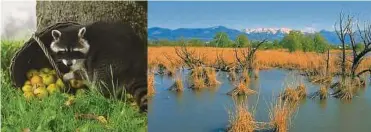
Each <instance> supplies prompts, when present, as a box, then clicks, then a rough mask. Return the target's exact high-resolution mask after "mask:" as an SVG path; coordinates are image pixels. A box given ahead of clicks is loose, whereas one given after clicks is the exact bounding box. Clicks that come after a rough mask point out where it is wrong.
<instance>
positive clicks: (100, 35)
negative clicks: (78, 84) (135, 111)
mask: <svg viewBox="0 0 371 132" xmlns="http://www.w3.org/2000/svg"><path fill="white" fill-rule="evenodd" d="M52 36H53V41H52V42H51V44H50V50H51V51H52V53H53V57H54V58H55V60H57V62H62V63H63V64H64V65H65V66H67V67H68V68H70V70H71V71H72V72H74V71H77V70H81V69H84V71H86V74H87V76H88V78H87V79H89V80H93V81H97V82H98V85H100V87H99V88H100V91H101V92H102V93H103V95H104V96H106V97H112V96H114V97H117V98H121V97H122V96H124V95H123V93H125V92H127V93H129V94H131V95H132V96H133V97H134V99H135V101H136V103H137V104H138V106H139V108H140V110H141V111H147V97H146V96H147V48H146V47H147V40H142V39H141V38H140V37H139V36H138V35H137V34H136V33H135V31H134V29H133V28H132V27H131V26H130V25H128V24H123V23H106V22H96V23H92V24H88V25H81V26H70V27H67V28H63V29H58V30H53V31H52ZM74 77H75V76H74V74H72V73H68V74H65V76H64V77H63V78H64V79H65V80H68V79H72V78H74Z"/></svg>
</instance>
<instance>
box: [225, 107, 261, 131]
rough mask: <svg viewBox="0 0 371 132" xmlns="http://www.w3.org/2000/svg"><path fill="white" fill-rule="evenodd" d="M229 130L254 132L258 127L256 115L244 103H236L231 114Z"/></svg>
mask: <svg viewBox="0 0 371 132" xmlns="http://www.w3.org/2000/svg"><path fill="white" fill-rule="evenodd" d="M229 123H230V127H229V128H228V132H253V131H254V130H256V129H257V128H258V125H257V123H256V121H255V119H254V116H253V114H252V113H251V112H249V109H248V106H247V105H245V104H244V103H236V106H235V111H234V114H229Z"/></svg>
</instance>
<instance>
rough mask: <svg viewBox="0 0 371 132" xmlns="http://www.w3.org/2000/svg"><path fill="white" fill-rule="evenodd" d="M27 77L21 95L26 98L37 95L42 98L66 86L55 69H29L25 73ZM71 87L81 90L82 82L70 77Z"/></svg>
mask: <svg viewBox="0 0 371 132" xmlns="http://www.w3.org/2000/svg"><path fill="white" fill-rule="evenodd" d="M26 76H27V79H28V80H26V82H25V84H24V85H23V87H22V91H23V92H24V93H23V95H24V97H26V98H27V99H30V98H33V97H35V96H36V97H38V98H44V97H47V96H48V95H49V94H53V93H56V92H60V91H61V90H63V89H64V88H66V86H65V85H64V84H63V81H62V79H61V78H58V77H57V75H56V71H55V70H52V69H50V68H41V69H40V70H36V69H31V70H29V71H28V72H27V73H26ZM69 83H70V84H71V87H72V88H76V89H78V90H80V89H81V90H83V89H82V88H84V86H85V85H84V83H83V81H82V80H76V79H72V80H70V81H69Z"/></svg>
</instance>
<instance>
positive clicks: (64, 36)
mask: <svg viewBox="0 0 371 132" xmlns="http://www.w3.org/2000/svg"><path fill="white" fill-rule="evenodd" d="M75 33H76V32H75ZM85 33H86V28H85V27H82V28H80V29H79V30H78V33H77V35H76V34H74V33H73V30H72V31H65V32H61V31H59V30H52V36H53V38H54V40H53V41H52V43H51V44H50V49H51V50H52V51H53V52H54V53H55V54H56V59H57V61H62V63H63V64H64V65H66V66H68V67H70V68H71V69H72V70H77V69H80V66H81V65H82V64H83V62H84V61H85V58H86V57H85V56H86V55H87V53H88V52H89V49H90V45H89V44H88V41H87V40H86V39H84V35H85Z"/></svg>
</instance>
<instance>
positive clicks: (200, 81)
mask: <svg viewBox="0 0 371 132" xmlns="http://www.w3.org/2000/svg"><path fill="white" fill-rule="evenodd" d="M204 73H205V72H204V69H203V67H195V68H194V69H193V70H192V72H191V80H192V83H193V84H192V86H191V88H194V89H201V88H205V87H206V85H205V74H204Z"/></svg>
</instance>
